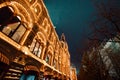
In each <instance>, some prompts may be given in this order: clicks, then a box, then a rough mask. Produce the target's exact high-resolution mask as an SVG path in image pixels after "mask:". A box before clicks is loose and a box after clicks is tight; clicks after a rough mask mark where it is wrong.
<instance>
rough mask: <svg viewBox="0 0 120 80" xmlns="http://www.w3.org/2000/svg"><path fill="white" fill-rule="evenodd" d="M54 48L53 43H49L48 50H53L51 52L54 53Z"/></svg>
mask: <svg viewBox="0 0 120 80" xmlns="http://www.w3.org/2000/svg"><path fill="white" fill-rule="evenodd" d="M53 50H54V49H53V47H52V45H49V46H48V52H51V53H52V54H53Z"/></svg>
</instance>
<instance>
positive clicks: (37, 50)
mask: <svg viewBox="0 0 120 80" xmlns="http://www.w3.org/2000/svg"><path fill="white" fill-rule="evenodd" d="M30 51H31V52H32V53H33V54H35V55H36V56H38V57H40V55H41V51H42V46H41V44H40V42H39V41H38V40H36V39H33V42H32V44H31V45H30Z"/></svg>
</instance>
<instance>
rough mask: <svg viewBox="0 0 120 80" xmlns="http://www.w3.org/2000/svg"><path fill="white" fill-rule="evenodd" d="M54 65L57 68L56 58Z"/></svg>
mask: <svg viewBox="0 0 120 80" xmlns="http://www.w3.org/2000/svg"><path fill="white" fill-rule="evenodd" d="M53 66H54V68H57V61H56V60H54V61H53Z"/></svg>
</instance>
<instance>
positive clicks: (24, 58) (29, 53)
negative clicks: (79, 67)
mask: <svg viewBox="0 0 120 80" xmlns="http://www.w3.org/2000/svg"><path fill="white" fill-rule="evenodd" d="M28 76H30V77H28ZM25 78H26V79H37V80H41V79H43V78H48V79H57V80H59V79H62V80H68V79H70V54H69V51H68V45H67V42H66V40H65V36H64V34H62V36H61V39H60V40H59V37H58V35H57V33H56V31H55V28H54V26H53V24H52V22H51V20H50V17H49V15H48V12H47V9H46V7H45V5H44V3H43V0H0V80H12V79H14V80H15V79H16V80H24V79H25Z"/></svg>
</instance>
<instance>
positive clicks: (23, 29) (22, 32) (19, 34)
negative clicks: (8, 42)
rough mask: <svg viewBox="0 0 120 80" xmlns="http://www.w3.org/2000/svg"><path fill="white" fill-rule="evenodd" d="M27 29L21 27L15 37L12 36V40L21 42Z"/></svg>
mask: <svg viewBox="0 0 120 80" xmlns="http://www.w3.org/2000/svg"><path fill="white" fill-rule="evenodd" d="M25 31H26V28H25V27H24V26H23V25H20V26H19V28H18V29H17V30H16V32H15V33H14V35H13V36H12V39H14V40H15V41H17V42H19V41H20V39H21V37H22V36H23V34H24V33H25Z"/></svg>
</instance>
